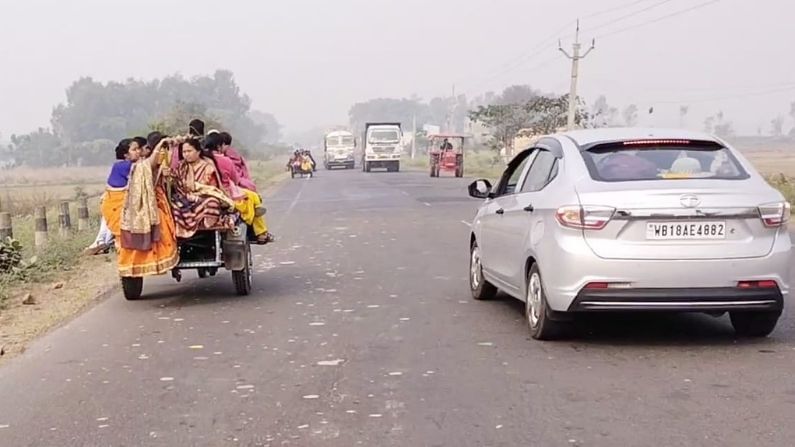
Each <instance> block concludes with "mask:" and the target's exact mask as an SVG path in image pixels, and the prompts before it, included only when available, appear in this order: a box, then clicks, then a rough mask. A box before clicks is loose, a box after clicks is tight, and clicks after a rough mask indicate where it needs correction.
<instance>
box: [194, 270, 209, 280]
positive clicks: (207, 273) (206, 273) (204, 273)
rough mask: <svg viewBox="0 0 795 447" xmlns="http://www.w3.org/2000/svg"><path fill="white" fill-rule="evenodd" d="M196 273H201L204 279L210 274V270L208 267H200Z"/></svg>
mask: <svg viewBox="0 0 795 447" xmlns="http://www.w3.org/2000/svg"><path fill="white" fill-rule="evenodd" d="M196 273H197V274H198V275H199V278H201V279H204V278H206V277H207V276H208V275H209V273H210V272H209V270H207V269H206V268H200V269H197V270H196Z"/></svg>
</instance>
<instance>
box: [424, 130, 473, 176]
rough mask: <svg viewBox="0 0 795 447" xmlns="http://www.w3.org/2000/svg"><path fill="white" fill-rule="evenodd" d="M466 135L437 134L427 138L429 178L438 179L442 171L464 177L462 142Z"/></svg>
mask: <svg viewBox="0 0 795 447" xmlns="http://www.w3.org/2000/svg"><path fill="white" fill-rule="evenodd" d="M465 138H466V135H461V134H439V135H429V136H428V156H429V157H430V167H431V177H439V174H440V173H441V172H442V171H448V172H452V173H455V176H456V177H463V176H464V140H465Z"/></svg>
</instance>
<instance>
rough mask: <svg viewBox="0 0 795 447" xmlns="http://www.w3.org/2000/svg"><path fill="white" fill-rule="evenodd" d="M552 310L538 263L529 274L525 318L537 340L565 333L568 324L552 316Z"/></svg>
mask: <svg viewBox="0 0 795 447" xmlns="http://www.w3.org/2000/svg"><path fill="white" fill-rule="evenodd" d="M551 313H552V312H551V311H550V309H549V306H548V304H547V296H546V294H545V293H544V283H543V281H542V280H541V271H540V270H539V269H538V264H533V266H532V267H530V272H529V273H528V274H527V296H526V300H525V318H526V319H527V325H528V327H529V329H530V336H531V337H533V338H534V339H536V340H555V339H557V338H560V337H562V336H563V335H564V333H565V330H566V327H567V324H566V323H565V322H561V321H554V320H552V319H551V318H550V314H551Z"/></svg>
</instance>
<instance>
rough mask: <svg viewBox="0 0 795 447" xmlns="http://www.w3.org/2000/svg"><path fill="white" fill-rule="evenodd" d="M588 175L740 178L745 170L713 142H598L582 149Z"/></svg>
mask: <svg viewBox="0 0 795 447" xmlns="http://www.w3.org/2000/svg"><path fill="white" fill-rule="evenodd" d="M582 156H583V158H584V159H585V164H586V165H587V166H588V170H589V171H590V173H591V178H593V179H594V180H598V181H603V182H629V181H644V180H683V179H714V180H741V179H745V178H748V173H747V172H745V170H744V169H743V167H742V166H741V165H740V163H739V162H738V161H737V159H736V158H735V157H734V155H733V154H732V153H731V151H730V150H729V149H727V148H725V147H723V146H720V145H718V144H716V143H710V142H704V143H702V144H695V143H686V144H631V143H627V142H620V143H610V144H602V145H598V146H595V147H592V148H588V149H587V150H584V151H582Z"/></svg>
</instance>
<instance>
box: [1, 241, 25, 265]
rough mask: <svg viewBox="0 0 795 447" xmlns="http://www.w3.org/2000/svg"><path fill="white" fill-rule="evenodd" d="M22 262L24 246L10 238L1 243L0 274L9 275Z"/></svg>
mask: <svg viewBox="0 0 795 447" xmlns="http://www.w3.org/2000/svg"><path fill="white" fill-rule="evenodd" d="M20 262H22V244H20V243H19V241H17V240H14V239H12V238H10V237H8V238H6V240H4V241H0V273H8V272H10V271H11V270H12V269H14V268H15V267H17V266H18V265H19V263H20Z"/></svg>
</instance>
